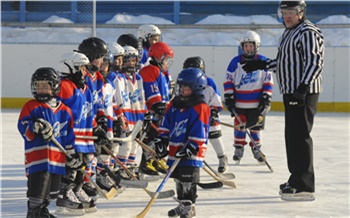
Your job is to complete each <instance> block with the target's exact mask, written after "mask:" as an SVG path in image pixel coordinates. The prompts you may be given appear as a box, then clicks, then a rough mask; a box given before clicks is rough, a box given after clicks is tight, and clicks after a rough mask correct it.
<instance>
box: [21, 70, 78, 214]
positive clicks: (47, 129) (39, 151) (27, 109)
mask: <svg viewBox="0 0 350 218" xmlns="http://www.w3.org/2000/svg"><path fill="white" fill-rule="evenodd" d="M60 80H61V78H60V75H59V73H58V72H56V71H55V70H54V69H52V68H49V67H42V68H39V69H37V70H36V71H35V72H34V74H33V75H32V78H31V92H32V95H33V96H34V98H35V100H34V99H33V100H30V101H28V102H27V103H26V104H25V105H24V106H23V108H22V111H21V113H20V115H19V119H18V125H17V127H18V130H19V132H20V134H21V136H22V137H23V139H24V143H25V170H26V176H27V179H28V181H27V197H28V212H27V218H38V217H55V216H53V215H52V214H50V213H49V210H48V209H47V206H48V205H49V203H50V200H54V199H56V198H57V197H58V192H59V190H60V185H61V178H62V175H64V174H65V173H66V170H65V163H66V156H65V154H64V153H63V152H61V151H60V150H59V149H58V148H57V146H56V145H55V144H54V143H53V142H51V138H55V139H56V140H57V141H58V142H59V143H60V144H61V145H62V146H63V147H65V148H69V147H72V146H73V144H74V138H75V137H74V132H73V122H74V121H73V114H72V111H71V110H70V108H68V107H67V106H66V105H65V104H63V103H62V102H61V101H58V100H57V99H56V95H57V94H58V92H59V90H60V86H59V85H60ZM69 161H74V160H69Z"/></svg>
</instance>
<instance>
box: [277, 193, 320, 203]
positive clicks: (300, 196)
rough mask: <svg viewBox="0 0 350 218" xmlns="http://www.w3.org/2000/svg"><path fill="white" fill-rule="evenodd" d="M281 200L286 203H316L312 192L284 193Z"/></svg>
mask: <svg viewBox="0 0 350 218" xmlns="http://www.w3.org/2000/svg"><path fill="white" fill-rule="evenodd" d="M281 199H282V200H285V201H314V200H315V196H314V195H313V194H312V193H310V192H300V193H295V194H283V193H282V196H281Z"/></svg>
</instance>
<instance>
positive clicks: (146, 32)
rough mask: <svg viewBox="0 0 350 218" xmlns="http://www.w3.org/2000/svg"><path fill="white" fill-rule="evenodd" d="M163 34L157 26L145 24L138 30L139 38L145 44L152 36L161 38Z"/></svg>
mask: <svg viewBox="0 0 350 218" xmlns="http://www.w3.org/2000/svg"><path fill="white" fill-rule="evenodd" d="M161 34H162V32H161V31H160V29H159V28H158V27H157V26H155V25H150V24H143V25H141V26H140V27H139V28H138V29H137V37H138V38H139V39H141V41H143V42H147V41H148V39H149V38H150V37H152V36H156V35H158V36H160V35H161Z"/></svg>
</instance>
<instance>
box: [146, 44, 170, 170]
mask: <svg viewBox="0 0 350 218" xmlns="http://www.w3.org/2000/svg"><path fill="white" fill-rule="evenodd" d="M148 56H149V57H150V58H151V60H150V64H149V65H147V66H145V67H143V68H142V69H141V70H140V73H139V74H140V75H141V77H142V79H143V87H144V90H145V97H146V104H147V108H148V110H149V111H150V113H151V114H152V115H154V119H153V125H152V128H151V129H150V130H149V131H148V132H147V136H146V140H145V142H146V143H150V142H151V141H152V140H153V139H154V138H155V137H156V136H157V135H158V131H157V128H158V127H159V123H160V121H161V120H162V118H163V115H164V112H165V108H166V105H167V104H169V101H170V75H169V74H168V69H169V67H170V66H171V64H172V62H173V58H174V52H173V50H172V49H171V47H170V46H168V45H167V44H166V43H164V42H157V43H155V44H153V45H152V46H151V47H150V49H149V53H148ZM154 163H156V162H154ZM153 165H154V166H153ZM155 167H156V168H157V169H158V170H161V168H160V166H158V165H157V164H153V160H152V159H150V158H149V157H148V156H147V153H146V152H143V155H142V159H141V163H140V167H139V169H140V172H141V173H144V174H148V175H157V174H158V173H157V170H156V169H155Z"/></svg>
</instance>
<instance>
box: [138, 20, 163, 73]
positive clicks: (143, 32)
mask: <svg viewBox="0 0 350 218" xmlns="http://www.w3.org/2000/svg"><path fill="white" fill-rule="evenodd" d="M161 35H162V32H161V31H160V29H159V28H158V27H157V26H155V25H149V24H143V25H141V26H140V27H139V28H138V29H137V37H139V40H140V41H141V42H142V48H143V55H142V58H141V61H140V62H141V68H142V67H144V66H147V65H149V61H150V58H149V57H148V51H149V48H150V47H151V46H152V45H153V44H154V43H157V42H161V41H162V40H161Z"/></svg>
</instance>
